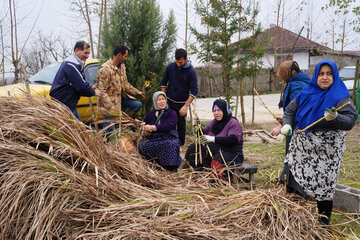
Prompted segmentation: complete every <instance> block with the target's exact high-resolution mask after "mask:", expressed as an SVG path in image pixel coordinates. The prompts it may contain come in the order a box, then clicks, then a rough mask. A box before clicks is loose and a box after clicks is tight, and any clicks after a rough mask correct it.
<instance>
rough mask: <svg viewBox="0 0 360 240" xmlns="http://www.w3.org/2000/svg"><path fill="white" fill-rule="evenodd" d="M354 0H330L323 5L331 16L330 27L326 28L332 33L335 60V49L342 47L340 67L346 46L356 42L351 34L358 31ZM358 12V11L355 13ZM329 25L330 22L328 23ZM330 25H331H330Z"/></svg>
mask: <svg viewBox="0 0 360 240" xmlns="http://www.w3.org/2000/svg"><path fill="white" fill-rule="evenodd" d="M352 9H353V1H351V0H346V1H329V3H328V4H325V6H323V7H322V10H323V11H324V12H326V13H327V14H326V15H327V16H328V17H329V18H330V21H328V22H330V27H329V29H328V30H326V32H327V33H330V35H331V39H332V40H331V42H332V48H333V54H334V60H335V49H336V48H338V49H340V51H339V54H338V63H339V64H338V67H339V68H342V67H343V53H344V49H345V47H346V46H348V45H350V44H353V43H355V42H356V39H353V38H351V37H350V36H351V34H352V33H353V32H354V31H356V27H355V26H353V25H354V23H355V22H354V20H353V19H354V18H353V17H354V16H353V15H352V14H354V13H355V12H354V11H352ZM355 14H356V13H355ZM327 25H328V24H327ZM328 26H329V25H328Z"/></svg>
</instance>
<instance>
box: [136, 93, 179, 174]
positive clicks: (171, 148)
mask: <svg viewBox="0 0 360 240" xmlns="http://www.w3.org/2000/svg"><path fill="white" fill-rule="evenodd" d="M153 104H154V108H155V111H152V112H150V113H148V114H147V115H146V117H145V119H144V122H145V123H146V125H145V126H144V130H145V133H146V135H148V137H147V138H146V140H145V141H142V142H140V143H139V146H138V149H139V152H140V154H141V155H142V156H144V157H145V158H146V159H149V160H155V161H156V162H157V163H158V164H159V165H161V166H162V167H164V168H165V169H168V170H172V171H174V170H176V169H177V168H178V167H179V165H180V163H181V157H180V155H179V150H180V142H179V138H178V134H177V131H176V123H177V116H176V112H175V111H173V110H171V109H169V108H168V106H167V100H166V94H165V93H164V92H162V91H158V92H155V93H154V95H153Z"/></svg>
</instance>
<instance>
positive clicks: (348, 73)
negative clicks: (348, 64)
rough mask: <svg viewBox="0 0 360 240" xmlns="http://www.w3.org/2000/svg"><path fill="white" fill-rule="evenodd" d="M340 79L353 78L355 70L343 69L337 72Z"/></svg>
mask: <svg viewBox="0 0 360 240" xmlns="http://www.w3.org/2000/svg"><path fill="white" fill-rule="evenodd" d="M339 75H340V78H341V79H349V78H352V79H354V78H355V68H343V69H341V70H340V71H339Z"/></svg>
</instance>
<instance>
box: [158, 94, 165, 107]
mask: <svg viewBox="0 0 360 240" xmlns="http://www.w3.org/2000/svg"><path fill="white" fill-rule="evenodd" d="M156 106H157V107H158V108H159V109H160V110H163V109H165V108H166V98H165V96H164V95H162V94H161V95H159V96H158V97H157V99H156Z"/></svg>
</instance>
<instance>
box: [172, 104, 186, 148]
mask: <svg viewBox="0 0 360 240" xmlns="http://www.w3.org/2000/svg"><path fill="white" fill-rule="evenodd" d="M168 105H169V108H170V109H172V110H174V111H175V112H176V116H177V119H178V121H177V126H176V130H177V132H178V134H179V140H180V145H181V146H184V144H185V134H186V115H185V116H181V115H180V113H179V111H180V109H181V108H182V107H183V106H184V103H174V102H172V101H170V100H168Z"/></svg>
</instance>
